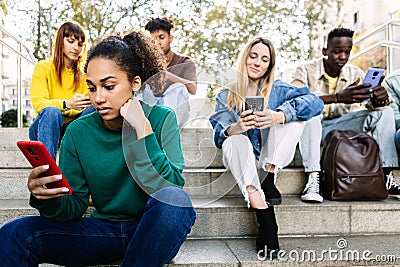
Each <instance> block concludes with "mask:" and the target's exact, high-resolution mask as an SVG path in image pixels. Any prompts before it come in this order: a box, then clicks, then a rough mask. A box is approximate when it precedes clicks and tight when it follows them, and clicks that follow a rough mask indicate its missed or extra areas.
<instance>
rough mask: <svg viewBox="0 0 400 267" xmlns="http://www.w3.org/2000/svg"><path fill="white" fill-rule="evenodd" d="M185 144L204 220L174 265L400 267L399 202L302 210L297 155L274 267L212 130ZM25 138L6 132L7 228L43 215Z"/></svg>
mask: <svg viewBox="0 0 400 267" xmlns="http://www.w3.org/2000/svg"><path fill="white" fill-rule="evenodd" d="M181 137H182V138H181V139H182V146H183V150H184V155H185V161H186V169H185V170H184V176H185V178H186V185H185V190H186V191H187V192H188V193H189V194H190V195H191V197H192V200H193V203H194V205H195V207H196V211H197V220H196V224H195V226H194V227H193V229H192V232H191V234H190V236H189V238H188V240H187V241H186V242H185V243H184V245H183V246H182V248H181V250H180V252H179V253H178V255H177V256H176V257H175V259H174V260H173V261H172V262H171V263H170V264H168V265H167V266H169V267H172V266H188V267H189V266H190V267H200V266H204V267H206V266H207V267H217V266H224V267H225V266H378V265H379V266H400V201H398V200H395V199H390V198H388V199H387V200H384V201H363V202H338V201H327V200H325V201H324V203H321V204H306V203H303V202H301V201H300V198H299V194H300V192H301V190H302V189H303V187H304V184H305V182H306V178H305V176H304V174H303V171H302V168H301V167H299V166H301V161H300V157H299V155H298V154H297V155H296V157H295V159H294V161H293V162H292V164H291V166H290V167H288V168H286V169H284V170H283V171H282V172H281V173H279V176H278V180H277V187H278V188H279V189H280V191H281V193H282V194H283V203H282V205H280V206H276V208H275V211H276V215H277V220H278V225H279V235H280V242H281V249H283V252H282V255H280V257H279V259H277V260H274V261H269V260H266V261H263V260H262V259H259V258H258V257H257V254H256V250H255V241H254V237H255V235H256V232H257V225H256V222H255V216H254V212H252V211H251V210H248V209H247V208H246V206H245V203H244V200H243V198H242V196H241V193H240V191H239V190H238V187H237V186H236V185H235V183H234V180H233V178H232V176H231V174H230V173H229V172H227V171H226V170H225V169H224V167H223V165H222V162H221V151H220V150H218V149H216V148H215V147H214V145H213V142H212V130H211V129H209V128H185V129H183V130H182V132H181ZM22 139H24V140H27V139H28V132H27V129H11V128H0V189H1V190H0V225H2V224H4V223H6V222H8V221H10V220H12V219H15V218H18V217H21V216H26V215H33V214H37V211H36V210H34V209H32V208H30V207H29V205H28V200H27V199H28V197H29V192H28V191H27V188H26V177H27V175H28V173H29V171H30V166H29V163H28V162H27V161H26V160H25V159H24V157H23V156H22V154H21V152H20V151H19V150H18V148H17V147H16V145H15V143H16V141H17V140H22ZM395 175H396V176H400V172H396V173H395ZM1 246H2V244H0V249H1ZM0 266H1V263H0ZM41 266H51V265H41Z"/></svg>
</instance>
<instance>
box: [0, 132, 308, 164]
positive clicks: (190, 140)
mask: <svg viewBox="0 0 400 267" xmlns="http://www.w3.org/2000/svg"><path fill="white" fill-rule="evenodd" d="M0 140H1V141H0V142H1V144H0V159H1V160H0V168H28V167H29V166H30V165H29V162H28V161H27V160H26V159H25V158H24V156H23V155H22V153H21V152H20V151H19V149H18V148H17V146H16V142H17V141H18V140H29V137H28V128H21V129H18V128H0ZM181 143H182V150H183V155H184V159H185V163H186V167H187V168H224V166H223V164H222V153H221V150H220V149H218V148H216V147H215V146H214V143H213V131H212V129H211V128H183V129H182V131H181ZM301 165H302V162H301V156H300V153H299V152H297V153H296V155H295V158H294V160H293V162H292V163H291V164H290V165H289V166H291V167H294V166H301Z"/></svg>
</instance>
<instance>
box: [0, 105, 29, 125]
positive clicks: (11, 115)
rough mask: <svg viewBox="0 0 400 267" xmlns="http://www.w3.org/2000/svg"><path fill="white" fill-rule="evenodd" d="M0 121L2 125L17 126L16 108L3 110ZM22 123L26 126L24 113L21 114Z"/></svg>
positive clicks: (26, 121)
mask: <svg viewBox="0 0 400 267" xmlns="http://www.w3.org/2000/svg"><path fill="white" fill-rule="evenodd" d="M0 122H1V126H2V127H17V126H18V119H17V110H16V109H10V110H7V111H6V112H3V113H2V114H1V116H0ZM22 123H23V126H28V120H27V118H26V116H25V114H24V115H22Z"/></svg>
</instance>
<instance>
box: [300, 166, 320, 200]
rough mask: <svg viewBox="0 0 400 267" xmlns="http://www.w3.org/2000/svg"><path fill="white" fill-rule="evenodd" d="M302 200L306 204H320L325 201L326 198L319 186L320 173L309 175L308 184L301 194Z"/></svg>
mask: <svg viewBox="0 0 400 267" xmlns="http://www.w3.org/2000/svg"><path fill="white" fill-rule="evenodd" d="M301 200H302V201H305V202H319V203H322V202H323V201H324V198H323V197H322V195H321V188H320V186H319V172H312V173H310V174H309V175H308V182H307V184H306V187H305V188H304V190H303V193H301Z"/></svg>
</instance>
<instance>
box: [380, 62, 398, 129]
mask: <svg viewBox="0 0 400 267" xmlns="http://www.w3.org/2000/svg"><path fill="white" fill-rule="evenodd" d="M382 86H383V87H385V89H386V91H387V92H388V94H389V95H390V96H391V97H392V100H393V101H392V103H391V105H390V106H391V107H392V108H393V111H394V119H395V122H396V130H397V129H399V128H400V110H399V108H400V70H399V71H396V72H395V73H393V74H392V75H390V76H388V77H386V78H385V80H384V81H383V82H382Z"/></svg>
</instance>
